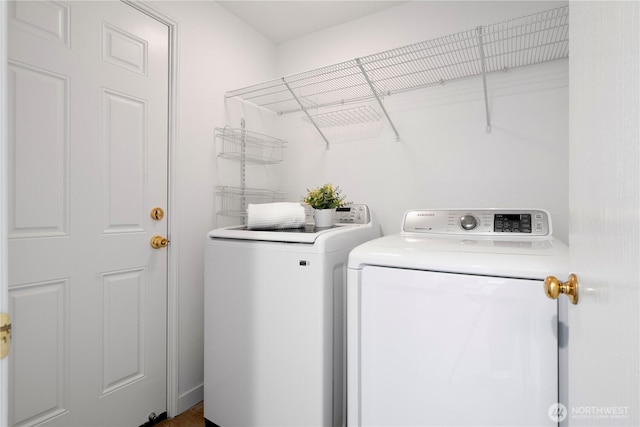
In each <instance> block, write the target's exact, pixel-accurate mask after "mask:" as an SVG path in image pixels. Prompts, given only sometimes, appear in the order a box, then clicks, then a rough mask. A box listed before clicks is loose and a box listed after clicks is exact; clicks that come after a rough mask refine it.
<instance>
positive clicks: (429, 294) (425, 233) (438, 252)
mask: <svg viewBox="0 0 640 427" xmlns="http://www.w3.org/2000/svg"><path fill="white" fill-rule="evenodd" d="M567 268H568V248H567V246H566V245H565V244H564V243H563V242H561V241H559V240H557V239H554V238H553V236H552V227H551V220H550V218H549V214H548V213H547V212H545V211H542V210H532V209H525V210H512V209H511V210H509V209H502V210H494V209H490V210H489V209H482V210H469V209H452V210H412V211H408V212H406V213H405V216H404V219H403V223H402V231H401V233H400V234H397V235H392V236H386V237H381V238H379V239H375V240H372V241H370V242H368V243H365V244H363V245H361V246H359V247H357V248H356V249H354V250H353V251H352V252H351V254H350V256H349V264H348V273H347V274H348V285H347V288H348V296H347V315H348V317H347V325H348V332H347V335H348V339H347V355H348V368H347V389H348V397H347V402H348V413H347V420H348V425H349V426H379V427H380V426H421V427H423V426H512V427H513V426H525V425H532V426H533V425H535V426H552V425H553V426H557V414H554V413H551V415H550V412H549V411H552V412H553V410H554V409H555V408H557V403H558V401H559V400H558V399H559V397H558V358H559V355H558V316H559V306H558V302H557V301H555V300H551V299H549V298H547V297H546V296H545V293H544V287H543V283H544V279H545V277H546V276H547V275H551V274H553V275H563V274H566V273H568V271H567ZM561 307H562V306H561ZM560 310H561V312H560V315H561V316H562V315H563V313H562V311H563V310H564V309H562V308H561V309H560ZM552 405H555V406H552ZM554 417H555V420H554Z"/></svg>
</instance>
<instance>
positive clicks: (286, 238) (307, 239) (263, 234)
mask: <svg viewBox="0 0 640 427" xmlns="http://www.w3.org/2000/svg"><path fill="white" fill-rule="evenodd" d="M358 226H361V225H359V224H336V225H334V226H333V227H327V228H316V227H315V225H314V224H306V226H305V227H301V228H287V229H282V230H249V229H248V228H247V226H246V225H238V226H231V227H225V228H218V229H215V230H211V231H210V232H209V234H208V236H209V238H211V239H232V240H253V241H262V242H284V243H308V244H313V243H314V242H315V241H316V239H317V238H318V237H319V236H321V235H323V234H327V233H332V232H334V233H335V232H341V231H344V230H346V229H347V228H351V227H358Z"/></svg>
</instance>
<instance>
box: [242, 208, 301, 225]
mask: <svg viewBox="0 0 640 427" xmlns="http://www.w3.org/2000/svg"><path fill="white" fill-rule="evenodd" d="M247 214H248V215H247V228H248V229H250V230H281V229H285V228H300V227H304V225H305V219H306V215H305V211H304V207H303V206H302V205H301V204H300V203H288V202H278V203H260V204H251V203H249V206H248V207H247Z"/></svg>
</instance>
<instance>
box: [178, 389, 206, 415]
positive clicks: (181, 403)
mask: <svg viewBox="0 0 640 427" xmlns="http://www.w3.org/2000/svg"><path fill="white" fill-rule="evenodd" d="M203 399H204V384H200V385H199V386H196V387H194V388H192V389H191V390H189V391H186V392H184V393H182V394H181V395H180V396H179V397H178V414H181V413H183V412H184V411H186V410H187V409H189V408H191V407H192V406H193V405H195V404H197V403H200V402H202V400H203ZM176 415H177V414H176Z"/></svg>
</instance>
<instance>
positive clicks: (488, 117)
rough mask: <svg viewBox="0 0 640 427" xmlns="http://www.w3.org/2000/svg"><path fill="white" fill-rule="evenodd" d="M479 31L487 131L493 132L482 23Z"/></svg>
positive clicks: (478, 28)
mask: <svg viewBox="0 0 640 427" xmlns="http://www.w3.org/2000/svg"><path fill="white" fill-rule="evenodd" d="M476 30H477V32H478V51H479V53H480V66H481V67H482V86H483V88H484V109H485V111H486V114H487V133H491V117H490V116H489V97H488V96H487V67H486V64H485V58H484V42H483V40H482V25H480V26H478V27H477V28H476Z"/></svg>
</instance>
